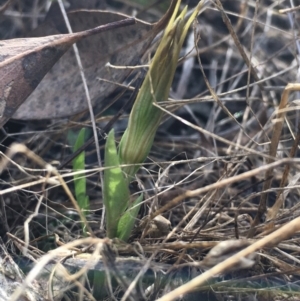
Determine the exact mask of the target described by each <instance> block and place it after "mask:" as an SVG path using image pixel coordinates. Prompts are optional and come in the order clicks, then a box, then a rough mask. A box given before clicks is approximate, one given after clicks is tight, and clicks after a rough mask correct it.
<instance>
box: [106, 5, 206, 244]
mask: <svg viewBox="0 0 300 301" xmlns="http://www.w3.org/2000/svg"><path fill="white" fill-rule="evenodd" d="M180 2H181V1H180V0H179V1H177V4H176V7H175V9H174V12H173V14H172V16H171V18H170V20H169V23H168V25H167V27H166V29H165V32H164V34H163V37H162V39H161V41H160V44H159V46H158V48H157V50H156V53H155V55H154V57H153V59H152V62H151V64H150V67H149V70H148V73H147V75H146V77H145V79H144V82H143V84H142V86H141V88H140V90H139V93H138V95H137V98H136V100H135V103H134V105H133V108H132V111H131V113H130V117H129V122H128V127H127V129H126V131H125V133H124V134H123V136H122V139H121V141H120V144H119V149H117V146H116V144H115V138H114V131H113V130H112V131H111V132H110V133H109V134H108V136H107V140H106V146H105V167H106V169H105V171H104V194H103V196H104V205H105V207H106V226H107V236H108V237H110V238H115V237H117V238H119V239H122V240H124V241H127V240H128V238H129V236H130V234H131V231H132V228H133V226H134V223H135V220H136V217H137V214H138V212H139V208H140V204H141V201H142V199H143V195H142V194H141V195H140V196H139V197H138V198H137V199H136V200H132V199H131V198H130V192H129V188H128V186H129V183H130V182H131V181H132V180H133V179H134V176H135V174H136V172H137V171H138V170H139V168H140V166H141V164H142V163H143V162H144V161H145V159H146V158H147V156H148V154H149V152H150V149H151V147H152V144H153V141H154V137H155V134H156V131H157V129H158V127H159V125H160V122H161V120H162V117H163V112H162V111H161V110H160V109H159V108H157V107H155V106H154V105H153V103H155V102H156V103H159V102H162V101H167V100H168V95H169V91H170V88H171V84H172V81H173V78H174V74H175V70H176V67H177V62H178V58H179V53H180V50H181V48H182V44H183V42H184V39H185V37H186V35H187V32H188V29H189V27H190V26H191V24H192V22H193V21H194V20H195V18H196V17H197V15H198V13H199V11H200V9H201V8H202V6H203V3H204V0H202V1H200V2H199V4H198V5H197V7H196V8H195V10H194V11H193V13H192V14H191V16H190V17H189V18H188V19H187V20H185V16H186V13H187V7H185V8H184V9H183V11H182V12H181V13H180V14H179V16H178V17H176V16H177V14H178V11H179V7H180ZM122 165H126V166H122ZM120 166H122V167H120Z"/></svg>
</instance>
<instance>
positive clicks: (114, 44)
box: [13, 0, 176, 120]
mask: <svg viewBox="0 0 300 301" xmlns="http://www.w3.org/2000/svg"><path fill="white" fill-rule="evenodd" d="M175 5H176V1H175V0H173V1H172V3H171V5H170V8H169V10H168V12H167V13H166V14H165V15H164V17H163V18H162V19H161V20H160V21H159V22H157V23H155V24H150V23H146V22H143V21H141V20H137V24H136V25H135V26H131V28H129V27H128V28H125V27H124V28H118V29H116V30H114V32H109V31H107V32H106V33H105V34H101V35H98V36H91V37H88V38H86V39H84V40H81V41H79V42H78V43H77V46H78V49H79V53H80V57H81V60H82V65H83V69H84V73H85V76H86V79H87V84H88V88H89V92H90V96H91V99H92V104H93V105H94V104H95V103H96V102H100V101H103V100H105V98H106V97H107V96H109V95H110V94H111V93H112V92H113V91H114V90H115V89H116V87H117V86H116V85H115V84H112V83H109V82H104V81H101V80H99V78H100V79H105V80H107V81H110V82H116V83H122V82H123V81H124V80H125V78H126V77H127V76H128V75H129V73H130V69H111V68H110V69H108V68H107V67H105V65H106V64H107V63H108V62H110V63H111V64H113V65H121V66H129V65H131V66H132V65H136V64H137V63H138V62H139V59H140V57H141V56H142V55H143V53H144V52H145V51H146V49H147V48H148V47H149V44H150V43H151V41H152V40H153V38H154V37H155V36H156V35H157V33H158V32H160V31H161V30H162V29H163V28H164V27H165V25H166V24H167V22H168V20H169V18H170V16H171V14H172V11H173V9H174V6H175ZM68 17H69V21H70V23H71V27H72V30H73V31H74V32H76V31H82V30H84V29H86V28H92V27H94V26H95V25H96V24H97V25H99V24H107V23H110V22H114V21H119V20H121V19H124V18H125V17H127V16H126V15H123V14H118V13H112V12H105V11H99V10H80V11H74V12H71V13H69V14H68ZM45 32H46V34H47V35H48V34H54V33H58V32H60V33H63V32H66V28H65V23H64V20H63V19H62V18H61V17H59V16H58V15H56V16H54V18H52V19H51V18H48V20H47V22H45V23H44V24H43V25H42V26H41V27H40V28H39V29H38V32H37V34H38V35H44V34H45ZM86 109H87V102H86V97H85V92H84V88H83V85H82V80H81V76H80V73H79V69H78V65H77V63H76V59H75V55H74V52H73V50H72V49H70V50H69V51H68V52H66V53H65V54H64V56H63V57H62V59H61V60H59V61H58V62H57V63H56V64H55V65H54V67H53V68H52V69H51V71H50V72H49V73H48V74H47V75H46V76H45V78H44V79H43V81H42V82H41V83H40V84H39V85H38V87H37V88H36V90H35V91H34V92H33V93H32V94H31V95H30V97H29V98H28V99H27V100H26V101H25V102H24V103H23V104H22V105H21V107H20V108H19V109H18V111H17V112H16V113H15V114H14V116H13V118H15V119H23V120H26V119H49V118H59V117H67V116H72V115H74V114H76V113H79V112H82V111H84V110H86Z"/></svg>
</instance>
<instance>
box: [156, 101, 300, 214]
mask: <svg viewBox="0 0 300 301" xmlns="http://www.w3.org/2000/svg"><path fill="white" fill-rule="evenodd" d="M153 105H155V106H157V107H159V108H160V109H161V110H162V111H164V112H166V113H167V114H169V115H171V116H172V117H174V118H175V119H177V120H179V121H181V122H182V123H184V124H186V125H188V126H190V127H191V128H193V129H195V130H197V131H200V132H202V133H204V134H206V135H208V136H212V137H213V138H215V139H217V140H220V141H222V142H225V143H226V144H229V145H235V144H234V143H233V142H231V141H228V140H226V139H223V138H221V137H219V136H217V135H215V134H213V133H210V132H208V131H205V130H204V129H202V128H200V127H198V126H196V125H194V124H192V123H190V122H188V121H186V120H184V119H183V118H181V117H178V116H176V115H175V114H172V113H171V112H169V111H167V110H165V109H164V108H162V107H161V106H159V105H158V104H157V103H154V104H153ZM239 148H241V149H247V151H248V152H250V153H255V154H257V155H259V156H262V155H263V154H262V153H260V152H257V151H253V150H251V149H249V148H246V147H243V146H241V145H239ZM269 158H270V157H269ZM296 161H298V159H294V160H293V159H282V160H279V161H276V162H273V161H271V162H273V163H270V164H267V165H264V166H261V167H258V168H256V169H253V170H251V171H247V172H245V173H243V174H240V175H237V176H234V177H231V178H228V179H224V180H222V181H220V182H217V183H214V184H210V185H207V186H205V187H202V188H199V189H196V190H189V191H186V192H185V193H184V194H182V195H179V196H178V197H176V198H174V199H173V200H172V201H170V202H168V203H167V204H166V205H165V206H163V207H162V208H160V209H159V210H157V211H156V212H154V213H153V214H152V215H151V219H152V218H154V217H155V216H157V215H160V214H162V213H163V212H165V211H167V210H169V209H171V208H172V207H174V206H176V205H178V204H179V203H180V202H181V201H183V200H184V199H185V198H189V197H194V196H197V195H200V194H202V193H205V192H207V191H209V190H211V189H219V188H222V187H225V186H226V185H229V184H232V183H235V182H237V181H241V180H244V179H247V178H249V177H252V176H255V175H257V174H259V173H260V172H262V171H266V170H269V169H273V168H274V167H277V166H280V165H282V164H285V163H286V164H287V163H292V162H296Z"/></svg>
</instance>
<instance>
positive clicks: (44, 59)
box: [0, 19, 135, 126]
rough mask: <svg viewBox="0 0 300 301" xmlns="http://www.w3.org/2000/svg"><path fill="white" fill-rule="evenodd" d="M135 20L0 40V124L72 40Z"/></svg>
mask: <svg viewBox="0 0 300 301" xmlns="http://www.w3.org/2000/svg"><path fill="white" fill-rule="evenodd" d="M134 23H135V20H134V19H129V20H124V21H122V22H119V23H114V24H108V25H105V26H98V27H96V28H93V29H89V30H85V31H81V32H78V33H74V34H61V35H52V36H47V37H40V38H22V39H12V40H5V41H0V126H2V125H3V124H4V123H5V122H6V121H7V120H8V119H9V118H11V117H12V115H13V114H14V113H15V111H16V110H17V109H18V107H19V106H20V105H21V104H22V103H23V102H24V100H25V99H26V98H27V97H28V96H29V95H30V94H31V93H32V91H33V90H34V89H35V88H36V87H37V85H38V84H39V82H40V81H41V80H42V79H43V77H44V76H45V74H46V73H47V72H48V71H49V70H50V69H51V68H52V66H53V65H54V64H55V63H56V62H57V61H58V60H59V58H60V57H61V56H62V55H63V54H64V53H65V52H66V51H67V50H68V49H69V48H70V46H71V45H72V44H74V43H76V42H78V41H80V40H81V39H83V38H85V37H89V36H91V35H95V34H98V33H100V32H103V31H105V30H109V29H112V28H114V27H116V26H124V25H132V24H134Z"/></svg>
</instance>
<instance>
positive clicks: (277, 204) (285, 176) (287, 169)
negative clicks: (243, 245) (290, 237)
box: [266, 125, 300, 230]
mask: <svg viewBox="0 0 300 301" xmlns="http://www.w3.org/2000/svg"><path fill="white" fill-rule="evenodd" d="M299 142H300V125H299V126H298V133H297V136H296V139H295V140H294V143H293V146H292V148H291V151H290V154H289V157H290V158H294V157H295V154H296V152H297V150H298V145H299ZM290 168H291V166H290V164H287V165H286V166H285V167H284V171H283V175H282V178H281V181H280V186H279V187H280V188H283V187H284V186H285V184H286V183H287V180H288V175H289V172H290ZM282 194H283V190H279V192H278V193H277V197H276V202H275V204H274V205H273V206H272V208H270V209H269V211H268V212H267V221H269V220H272V219H275V218H276V216H277V214H278V212H279V209H280V208H281V207H282V205H283V202H284V197H283V195H282ZM271 228H274V221H272V222H271V223H269V224H267V226H266V230H268V229H271Z"/></svg>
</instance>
